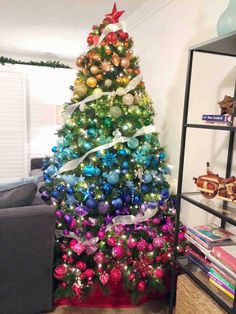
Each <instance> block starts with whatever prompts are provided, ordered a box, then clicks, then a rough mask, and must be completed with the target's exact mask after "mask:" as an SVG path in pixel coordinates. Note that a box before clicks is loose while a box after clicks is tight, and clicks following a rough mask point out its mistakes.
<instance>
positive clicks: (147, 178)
mask: <svg viewBox="0 0 236 314" xmlns="http://www.w3.org/2000/svg"><path fill="white" fill-rule="evenodd" d="M143 182H144V183H151V182H152V174H151V173H150V172H146V173H145V174H144V176H143Z"/></svg>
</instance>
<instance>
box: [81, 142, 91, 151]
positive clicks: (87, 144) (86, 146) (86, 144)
mask: <svg viewBox="0 0 236 314" xmlns="http://www.w3.org/2000/svg"><path fill="white" fill-rule="evenodd" d="M83 147H84V149H86V150H90V149H91V148H92V147H93V146H92V144H91V143H90V142H88V141H85V142H84V143H83Z"/></svg>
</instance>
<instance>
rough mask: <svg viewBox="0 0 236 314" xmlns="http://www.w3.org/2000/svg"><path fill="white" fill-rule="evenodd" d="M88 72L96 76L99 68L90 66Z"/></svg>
mask: <svg viewBox="0 0 236 314" xmlns="http://www.w3.org/2000/svg"><path fill="white" fill-rule="evenodd" d="M90 72H91V73H92V74H98V72H99V68H98V67H97V66H96V65H92V66H91V68H90Z"/></svg>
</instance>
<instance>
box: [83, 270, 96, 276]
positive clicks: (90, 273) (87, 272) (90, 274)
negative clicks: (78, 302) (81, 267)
mask: <svg viewBox="0 0 236 314" xmlns="http://www.w3.org/2000/svg"><path fill="white" fill-rule="evenodd" d="M83 274H84V276H85V277H87V278H92V277H93V276H94V274H95V272H94V271H93V270H92V269H91V268H87V269H86V270H85V271H84V273H83Z"/></svg>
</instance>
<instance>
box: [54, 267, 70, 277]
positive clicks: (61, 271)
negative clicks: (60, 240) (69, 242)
mask: <svg viewBox="0 0 236 314" xmlns="http://www.w3.org/2000/svg"><path fill="white" fill-rule="evenodd" d="M66 274H67V267H66V266H65V265H58V266H57V267H56V268H55V270H54V277H55V278H57V279H62V278H64V277H65V275H66Z"/></svg>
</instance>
